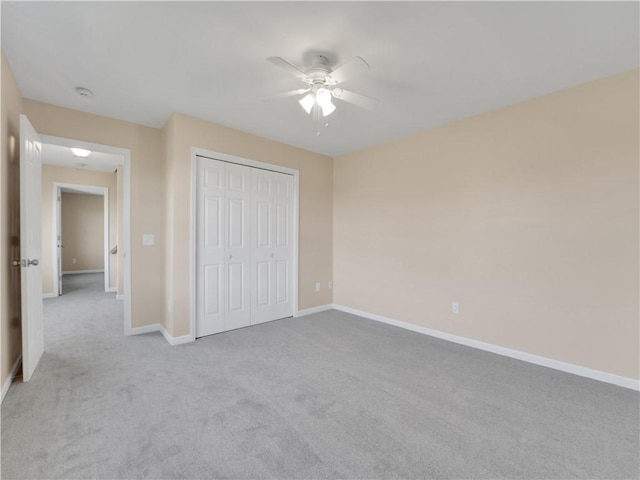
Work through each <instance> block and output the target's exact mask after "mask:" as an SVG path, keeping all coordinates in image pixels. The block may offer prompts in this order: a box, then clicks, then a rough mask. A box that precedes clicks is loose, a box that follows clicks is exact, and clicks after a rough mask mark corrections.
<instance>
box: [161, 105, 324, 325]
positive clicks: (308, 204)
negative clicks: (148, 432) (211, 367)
mask: <svg viewBox="0 0 640 480" xmlns="http://www.w3.org/2000/svg"><path fill="white" fill-rule="evenodd" d="M165 134H166V137H167V138H165V145H166V146H167V149H168V152H167V160H166V161H167V167H166V168H167V175H168V178H169V184H168V189H167V200H168V202H169V203H168V211H167V218H168V223H167V232H168V237H167V241H168V242H169V246H170V248H168V249H167V282H168V283H167V293H168V297H169V300H170V302H171V303H172V305H171V307H172V311H170V310H169V309H167V319H168V320H167V326H168V328H169V332H170V333H171V334H172V335H174V336H182V335H187V334H188V333H189V312H190V305H189V298H190V289H189V262H190V260H189V252H190V248H191V245H190V241H189V235H190V226H189V212H190V202H191V147H200V148H205V149H209V150H213V151H216V152H220V153H227V154H230V155H236V156H239V157H243V158H248V159H251V160H257V161H261V162H266V163H271V164H275V165H281V166H284V167H289V168H295V169H298V170H299V171H300V216H299V217H300V220H299V230H300V233H299V236H300V238H299V291H298V303H299V305H298V306H299V308H300V309H305V308H310V307H315V306H319V305H325V304H330V303H332V299H333V295H332V291H331V290H328V289H327V282H328V281H329V280H331V279H332V261H331V259H332V255H333V252H332V246H331V244H332V210H333V207H332V203H333V198H332V195H333V191H332V183H333V165H332V159H331V158H329V157H325V156H323V155H318V154H315V153H311V152H308V151H305V150H301V149H299V148H295V147H291V146H289V145H285V144H282V143H278V142H274V141H272V140H267V139H265V138H261V137H256V136H254V135H251V134H249V133H245V132H241V131H239V130H234V129H232V128H227V127H223V126H221V125H215V124H212V123H209V122H205V121H202V120H198V119H196V118H192V117H187V116H185V115H180V114H175V115H173V116H172V117H171V118H170V119H169V121H168V122H167V124H166V125H165ZM315 282H321V284H322V289H321V291H320V292H316V291H315Z"/></svg>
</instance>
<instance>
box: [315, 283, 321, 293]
mask: <svg viewBox="0 0 640 480" xmlns="http://www.w3.org/2000/svg"><path fill="white" fill-rule="evenodd" d="M319 291H320V282H316V292H319Z"/></svg>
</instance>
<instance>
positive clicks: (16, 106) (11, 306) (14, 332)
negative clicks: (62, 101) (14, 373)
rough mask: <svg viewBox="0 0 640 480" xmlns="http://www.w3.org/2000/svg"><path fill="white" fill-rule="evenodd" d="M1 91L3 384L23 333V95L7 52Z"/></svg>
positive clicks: (0, 336)
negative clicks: (19, 264)
mask: <svg viewBox="0 0 640 480" xmlns="http://www.w3.org/2000/svg"><path fill="white" fill-rule="evenodd" d="M0 56H1V57H2V72H1V73H2V78H1V81H2V83H1V85H0V89H1V93H0V112H1V113H0V130H1V131H2V133H1V134H0V150H2V157H1V158H2V165H1V166H0V232H1V233H0V295H1V298H2V302H1V303H0V360H1V363H2V364H1V369H0V370H1V372H0V373H1V381H2V385H4V384H5V382H6V381H7V380H8V378H9V374H10V372H11V367H12V366H13V364H14V363H15V361H16V360H17V359H18V357H19V356H20V352H21V351H22V343H21V342H22V336H21V333H20V325H21V324H20V322H21V317H20V310H21V307H20V269H19V268H12V267H11V260H12V259H18V258H20V237H19V235H20V210H19V205H20V191H19V181H20V170H19V168H20V166H19V155H20V144H19V135H20V113H21V111H22V97H21V96H20V91H19V90H18V86H17V84H16V81H15V79H14V78H13V73H12V72H11V69H10V68H9V64H8V63H7V61H6V59H5V56H4V52H1V55H0Z"/></svg>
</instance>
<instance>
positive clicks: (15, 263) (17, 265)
mask: <svg viewBox="0 0 640 480" xmlns="http://www.w3.org/2000/svg"><path fill="white" fill-rule="evenodd" d="M20 265H22V263H21V262H20V260H14V261H13V262H11V266H12V267H19V266H20Z"/></svg>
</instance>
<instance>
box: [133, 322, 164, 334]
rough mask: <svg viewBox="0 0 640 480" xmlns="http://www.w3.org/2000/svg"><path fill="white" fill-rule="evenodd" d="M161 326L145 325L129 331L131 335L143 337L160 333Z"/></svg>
mask: <svg viewBox="0 0 640 480" xmlns="http://www.w3.org/2000/svg"><path fill="white" fill-rule="evenodd" d="M159 331H160V324H159V323H152V324H151V325H143V326H142V327H134V328H132V329H131V330H129V335H142V334H145V333H151V332H159Z"/></svg>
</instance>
